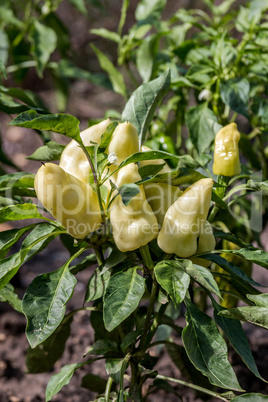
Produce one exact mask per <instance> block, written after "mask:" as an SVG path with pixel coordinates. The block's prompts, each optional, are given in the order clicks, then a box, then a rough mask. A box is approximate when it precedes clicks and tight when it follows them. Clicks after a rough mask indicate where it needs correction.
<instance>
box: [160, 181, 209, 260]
mask: <svg viewBox="0 0 268 402" xmlns="http://www.w3.org/2000/svg"><path fill="white" fill-rule="evenodd" d="M212 186H213V180H212V179H201V180H198V181H197V182H196V183H194V184H192V185H191V186H189V187H188V188H187V189H186V190H185V191H184V192H183V193H182V195H181V196H180V197H179V198H178V200H177V201H175V202H174V203H173V204H172V205H171V206H170V207H169V209H168V210H167V212H166V215H165V218H164V222H163V226H162V228H161V230H160V232H159V235H158V239H157V240H158V245H159V247H160V248H161V249H162V250H163V251H164V252H165V253H174V254H176V255H177V256H179V257H183V258H187V257H190V256H192V255H194V254H195V253H196V251H197V239H198V237H199V235H200V232H201V228H202V225H203V224H204V222H205V220H206V218H207V214H208V210H209V207H210V202H211V191H212Z"/></svg>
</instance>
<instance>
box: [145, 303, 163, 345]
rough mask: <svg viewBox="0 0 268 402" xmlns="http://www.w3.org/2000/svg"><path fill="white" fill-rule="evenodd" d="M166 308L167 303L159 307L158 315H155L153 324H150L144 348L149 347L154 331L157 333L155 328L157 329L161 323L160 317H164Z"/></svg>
mask: <svg viewBox="0 0 268 402" xmlns="http://www.w3.org/2000/svg"><path fill="white" fill-rule="evenodd" d="M167 306H168V303H166V304H161V307H160V309H159V310H158V313H157V315H156V317H155V318H154V320H153V323H152V326H151V329H150V332H149V334H148V335H147V339H146V345H145V346H146V348H147V347H149V345H150V342H151V340H152V339H153V337H154V334H155V333H156V331H157V328H158V327H159V324H160V322H161V319H162V316H163V315H164V313H165V311H166V308H167Z"/></svg>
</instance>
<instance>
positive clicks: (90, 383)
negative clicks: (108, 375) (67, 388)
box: [81, 373, 107, 394]
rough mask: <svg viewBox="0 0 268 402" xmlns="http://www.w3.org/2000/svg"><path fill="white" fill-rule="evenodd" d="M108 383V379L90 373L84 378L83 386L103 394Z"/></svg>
mask: <svg viewBox="0 0 268 402" xmlns="http://www.w3.org/2000/svg"><path fill="white" fill-rule="evenodd" d="M106 383H107V380H104V379H103V378H101V377H99V376H98V375H95V374H91V373H88V374H86V375H85V376H84V377H83V378H82V382H81V387H83V388H86V389H89V390H90V391H92V392H97V393H98V394H102V393H104V392H105V388H106Z"/></svg>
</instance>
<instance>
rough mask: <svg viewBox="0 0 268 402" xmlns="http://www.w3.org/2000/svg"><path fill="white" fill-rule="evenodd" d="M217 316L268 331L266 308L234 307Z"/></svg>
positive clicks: (267, 308) (267, 309) (267, 312)
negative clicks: (243, 322)
mask: <svg viewBox="0 0 268 402" xmlns="http://www.w3.org/2000/svg"><path fill="white" fill-rule="evenodd" d="M219 315H221V316H224V317H228V318H233V319H235V320H240V321H246V322H250V323H251V324H255V325H258V326H259V327H262V328H265V329H268V307H259V306H250V307H236V308H230V309H228V310H223V311H221V312H220V313H219Z"/></svg>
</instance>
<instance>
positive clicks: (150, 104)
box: [122, 70, 170, 144]
mask: <svg viewBox="0 0 268 402" xmlns="http://www.w3.org/2000/svg"><path fill="white" fill-rule="evenodd" d="M169 87H170V71H169V70H167V71H166V72H164V73H163V74H161V75H160V76H159V77H158V78H156V79H155V80H153V81H150V82H148V83H145V84H143V85H141V86H140V87H138V88H137V89H136V90H135V91H134V92H133V94H132V95H131V97H130V99H129V100H128V102H127V104H126V106H125V108H124V110H123V113H122V120H123V121H129V122H130V123H132V124H133V125H134V126H135V127H136V129H137V131H138V135H139V139H140V144H141V143H142V141H143V140H144V139H145V136H146V132H147V128H148V126H149V124H150V123H151V121H152V119H153V117H154V113H155V111H156V108H157V106H158V105H159V103H160V102H161V100H162V99H163V97H164V96H165V95H166V94H167V92H168V90H169Z"/></svg>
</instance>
